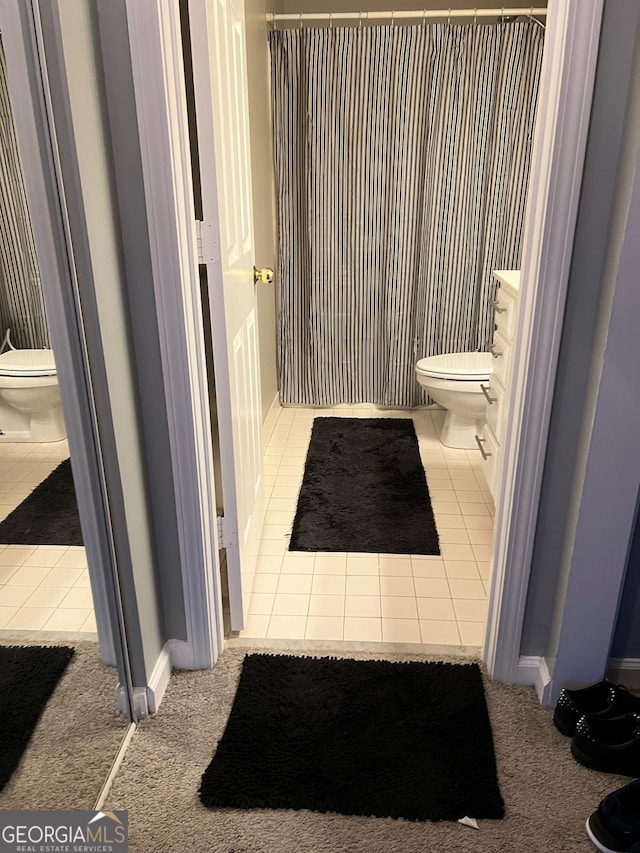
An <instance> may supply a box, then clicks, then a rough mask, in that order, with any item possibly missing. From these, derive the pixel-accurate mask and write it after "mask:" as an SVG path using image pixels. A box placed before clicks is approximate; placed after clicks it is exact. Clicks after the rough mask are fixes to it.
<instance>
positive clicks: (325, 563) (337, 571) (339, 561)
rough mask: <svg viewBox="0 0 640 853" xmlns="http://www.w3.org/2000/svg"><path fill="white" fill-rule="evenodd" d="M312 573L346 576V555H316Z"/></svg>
mask: <svg viewBox="0 0 640 853" xmlns="http://www.w3.org/2000/svg"><path fill="white" fill-rule="evenodd" d="M313 572H314V574H316V575H346V573H347V555H346V554H335V555H334V554H316V561H315V564H314V566H313Z"/></svg>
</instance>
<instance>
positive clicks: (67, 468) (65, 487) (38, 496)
mask: <svg viewBox="0 0 640 853" xmlns="http://www.w3.org/2000/svg"><path fill="white" fill-rule="evenodd" d="M0 545H82V531H81V530H80V518H79V516H78V503H77V501H76V493H75V489H74V487H73V477H72V475H71V461H70V460H69V459H65V461H64V462H62V463H61V464H60V465H58V467H57V468H56V469H55V471H52V472H51V474H49V476H48V477H47V479H46V480H43V481H42V483H40V485H39V486H36V488H35V489H34V490H33V491H32V492H31V494H30V495H29V496H28V497H27V498H25V499H24V500H23V501H22V503H21V504H20V506H17V507H16V508H15V509H14V510H13V512H10V513H9V515H8V516H7V517H6V518H5V519H4V521H3V522H1V523H0Z"/></svg>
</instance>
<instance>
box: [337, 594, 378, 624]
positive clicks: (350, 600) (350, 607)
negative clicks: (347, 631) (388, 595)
mask: <svg viewBox="0 0 640 853" xmlns="http://www.w3.org/2000/svg"><path fill="white" fill-rule="evenodd" d="M344 615H345V616H365V617H373V618H377V619H379V618H380V616H381V615H382V610H381V607H380V597H379V596H377V595H347V597H346V599H345V610H344Z"/></svg>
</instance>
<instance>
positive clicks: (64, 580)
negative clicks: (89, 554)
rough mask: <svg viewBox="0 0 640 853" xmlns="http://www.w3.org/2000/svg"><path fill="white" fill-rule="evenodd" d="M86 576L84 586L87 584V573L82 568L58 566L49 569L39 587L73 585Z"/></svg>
mask: <svg viewBox="0 0 640 853" xmlns="http://www.w3.org/2000/svg"><path fill="white" fill-rule="evenodd" d="M83 577H86V578H87V583H86V586H88V585H89V582H88V581H89V573H88V572H87V571H86V569H85V570H83V569H70V568H62V569H61V568H58V567H57V566H56V567H55V568H53V569H51V570H50V571H49V573H48V574H47V575H46V576H45V577H44V578H43V580H42V581H41V583H40V586H41V587H44V586H52V587H69V588H71V587H72V586H75V585H76V584H78V582H79V581H80V580H81V579H82V578H83Z"/></svg>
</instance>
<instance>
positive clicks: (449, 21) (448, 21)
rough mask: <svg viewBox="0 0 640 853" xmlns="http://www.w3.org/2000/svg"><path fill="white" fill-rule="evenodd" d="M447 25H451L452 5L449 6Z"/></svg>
mask: <svg viewBox="0 0 640 853" xmlns="http://www.w3.org/2000/svg"><path fill="white" fill-rule="evenodd" d="M447 26H448V27H450V26H451V7H449V14H448V15H447Z"/></svg>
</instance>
